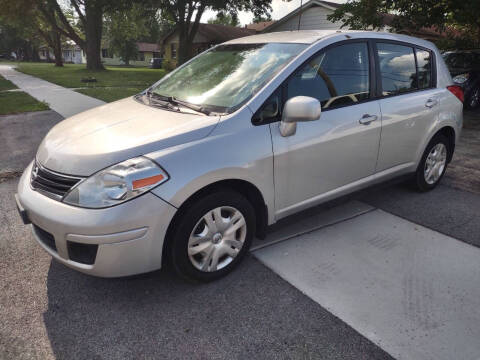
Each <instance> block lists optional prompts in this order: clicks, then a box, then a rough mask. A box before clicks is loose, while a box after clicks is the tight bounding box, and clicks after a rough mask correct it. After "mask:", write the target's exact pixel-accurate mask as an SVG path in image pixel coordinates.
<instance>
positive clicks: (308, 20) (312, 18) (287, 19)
mask: <svg viewBox="0 0 480 360" xmlns="http://www.w3.org/2000/svg"><path fill="white" fill-rule="evenodd" d="M340 5H341V4H339V3H334V2H330V1H323V0H310V1H308V2H306V3H304V4H303V6H301V7H298V8H297V9H295V10H294V11H292V12H291V13H289V14H287V15H285V16H284V17H283V18H281V19H280V20H278V21H276V22H274V23H273V24H271V25H269V26H267V27H266V28H265V29H263V30H262V32H274V31H292V30H340V29H341V28H342V22H341V21H340V22H331V21H329V20H328V18H327V17H328V15H331V14H332V13H333V12H334V11H335V10H336V9H338V7H339V6H340ZM346 16H351V15H349V14H346ZM381 16H382V18H383V23H384V28H383V31H389V30H391V24H392V22H393V20H394V18H395V15H393V14H383V15H381ZM344 29H347V30H348V27H344ZM397 33H400V34H405V35H410V36H416V37H419V38H422V39H425V40H429V41H433V42H435V41H437V40H440V39H442V38H445V37H447V36H448V34H447V33H446V32H445V31H441V30H439V29H436V28H435V27H428V28H425V27H422V28H420V29H416V28H404V29H402V30H399V31H397Z"/></svg>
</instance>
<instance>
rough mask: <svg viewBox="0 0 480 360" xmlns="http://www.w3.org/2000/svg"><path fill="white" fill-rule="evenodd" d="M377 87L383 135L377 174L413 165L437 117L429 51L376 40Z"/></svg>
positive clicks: (437, 96) (436, 94) (436, 101)
mask: <svg viewBox="0 0 480 360" xmlns="http://www.w3.org/2000/svg"><path fill="white" fill-rule="evenodd" d="M376 55H377V59H376V60H377V63H378V65H377V66H378V68H379V72H378V81H377V88H378V89H379V95H380V100H379V101H380V109H381V112H382V134H381V140H380V149H379V155H378V163H377V169H376V171H377V172H380V171H383V170H387V169H389V168H392V167H395V166H399V165H413V164H414V163H415V161H416V157H417V153H418V151H419V147H420V146H421V144H423V140H424V139H425V135H426V134H427V132H428V131H427V129H428V128H429V127H430V126H431V125H432V124H433V122H434V120H435V118H436V117H437V116H438V109H439V106H438V103H439V101H440V95H441V90H440V89H436V88H435V80H436V79H435V76H434V74H435V67H434V64H435V61H434V60H435V59H434V54H433V52H432V51H430V50H428V49H424V48H420V47H416V46H413V45H409V44H405V43H400V42H393V41H385V40H378V41H377V42H376Z"/></svg>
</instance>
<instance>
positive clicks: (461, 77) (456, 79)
mask: <svg viewBox="0 0 480 360" xmlns="http://www.w3.org/2000/svg"><path fill="white" fill-rule="evenodd" d="M469 76H470V75H469V74H460V75H457V76H455V77H454V78H453V82H454V83H456V84H463V83H464V82H465V81H467V80H468V78H469Z"/></svg>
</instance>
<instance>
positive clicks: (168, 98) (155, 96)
mask: <svg viewBox="0 0 480 360" xmlns="http://www.w3.org/2000/svg"><path fill="white" fill-rule="evenodd" d="M146 94H147V96H148V99H149V100H150V101H152V100H153V101H155V99H156V100H160V101H162V102H166V103H169V104H172V105H177V106H179V105H180V106H183V107H186V108H188V109H191V110H193V111H196V112H199V113H202V114H205V115H210V113H211V112H210V111H209V110H207V109H205V108H204V107H203V106H201V105H196V104H191V103H189V102H187V101H183V100H180V99H177V98H176V97H174V96H164V95H160V94H157V93H155V92H153V91H152V90H147V92H146Z"/></svg>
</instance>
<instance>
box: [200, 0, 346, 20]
mask: <svg viewBox="0 0 480 360" xmlns="http://www.w3.org/2000/svg"><path fill="white" fill-rule="evenodd" d="M307 1H308V0H303V3H304V4H305V3H306V2H307ZM329 1H331V2H337V3H344V2H345V0H329ZM299 6H300V0H291V1H288V2H287V1H284V0H273V1H272V13H271V15H272V19H274V20H278V19H281V18H282V17H284V16H285V15H287V14H288V13H290V12H292V11H293V10H295V9H296V8H297V7H299ZM214 17H215V12H214V11H211V10H207V11H205V13H204V14H203V16H202V20H201V21H202V22H203V23H206V22H207V21H208V20H209V19H211V18H214ZM252 19H253V14H252V13H246V12H240V14H239V20H240V24H241V25H246V24H250V23H251V22H252Z"/></svg>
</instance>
